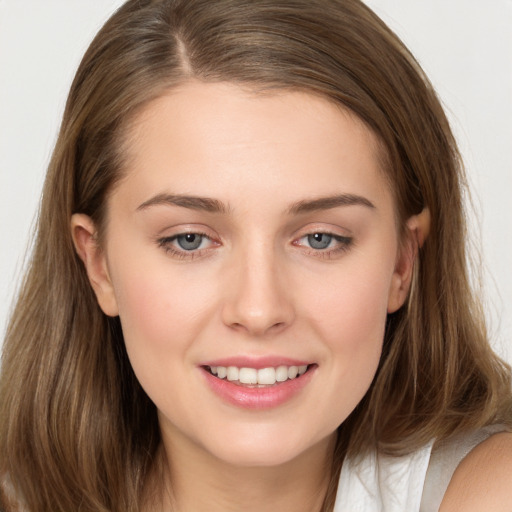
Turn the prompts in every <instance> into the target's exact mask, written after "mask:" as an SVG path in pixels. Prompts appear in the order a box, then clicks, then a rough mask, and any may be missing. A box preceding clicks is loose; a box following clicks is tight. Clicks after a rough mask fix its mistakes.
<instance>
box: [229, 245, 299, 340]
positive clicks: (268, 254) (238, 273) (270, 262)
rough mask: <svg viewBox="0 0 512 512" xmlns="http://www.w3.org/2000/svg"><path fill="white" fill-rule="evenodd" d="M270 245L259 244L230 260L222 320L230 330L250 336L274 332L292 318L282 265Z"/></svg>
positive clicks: (289, 296) (287, 287) (287, 323)
mask: <svg viewBox="0 0 512 512" xmlns="http://www.w3.org/2000/svg"><path fill="white" fill-rule="evenodd" d="M277 260H278V259H277V258H276V256H275V254H274V253H273V250H272V248H271V247H268V246H265V245H259V246H258V247H257V248H256V249H254V250H251V251H245V252H243V253H242V254H239V255H238V256H237V257H236V261H234V262H231V263H232V264H231V265H230V270H229V272H226V275H225V279H226V280H225V281H224V283H225V290H227V296H226V300H225V301H224V304H223V308H222V320H223V322H224V324H225V325H227V326H228V327H230V328H231V329H235V330H237V331H240V332H245V333H246V334H250V335H252V336H265V335H270V334H276V333H278V332H281V331H283V330H285V329H286V328H287V327H288V326H289V325H290V324H291V323H292V322H293V320H294V318H295V310H294V307H293V303H292V300H291V295H290V293H291V290H290V289H289V286H287V284H286V282H285V281H286V280H285V272H284V269H283V265H282V264H281V265H279V262H278V261H277Z"/></svg>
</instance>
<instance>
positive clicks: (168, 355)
mask: <svg viewBox="0 0 512 512" xmlns="http://www.w3.org/2000/svg"><path fill="white" fill-rule="evenodd" d="M134 266H136V265H134V264H133V262H132V263H130V262H126V260H125V261H123V264H122V266H120V267H118V268H116V271H115V273H114V275H113V282H114V289H115V292H116V298H117V301H118V307H119V317H120V320H121V325H122V328H123V336H124V339H125V345H126V349H127V351H128V355H129V357H130V360H131V361H132V365H133V367H134V370H135V372H136V373H137V374H138V375H139V374H140V373H142V372H144V373H146V372H145V368H146V367H147V368H150V369H151V370H150V371H151V372H154V371H156V370H158V368H160V367H165V368H169V366H172V365H173V364H178V362H179V361H182V360H183V357H177V356H183V355H184V354H186V350H187V348H188V347H190V346H191V345H192V344H193V342H194V340H195V339H197V337H198V335H199V333H200V332H201V330H202V329H204V326H205V324H206V323H207V322H208V321H209V320H208V319H209V318H210V317H211V315H210V309H211V308H212V305H213V304H214V300H213V296H212V293H213V291H212V289H211V286H210V287H208V286H205V284H204V280H201V279H200V278H198V277H197V276H196V277H195V278H193V276H188V275H187V272H186V271H182V272H170V271H169V267H170V266H169V265H165V262H164V264H160V265H156V264H155V265H146V266H145V268H144V267H142V268H138V269H134V268H133V267H134ZM162 362H165V364H164V365H162V364H161V363H162ZM139 378H141V379H143V378H144V377H143V375H139Z"/></svg>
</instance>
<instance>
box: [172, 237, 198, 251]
mask: <svg viewBox="0 0 512 512" xmlns="http://www.w3.org/2000/svg"><path fill="white" fill-rule="evenodd" d="M176 240H177V242H178V245H179V246H180V247H181V248H182V249H183V250H185V251H193V250H195V249H198V248H199V246H200V245H201V242H202V241H203V237H202V235H198V234H196V233H186V234H183V235H179V236H178V237H177V238H176Z"/></svg>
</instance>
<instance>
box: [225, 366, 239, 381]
mask: <svg viewBox="0 0 512 512" xmlns="http://www.w3.org/2000/svg"><path fill="white" fill-rule="evenodd" d="M239 373H240V372H239V371H238V368H237V367H236V366H228V370H227V377H228V380H238V374H239Z"/></svg>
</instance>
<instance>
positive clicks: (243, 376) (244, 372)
mask: <svg viewBox="0 0 512 512" xmlns="http://www.w3.org/2000/svg"><path fill="white" fill-rule="evenodd" d="M238 380H239V381H240V382H241V383H242V384H258V370H255V369H254V368H240V376H239V379H238ZM260 384H261V383H260Z"/></svg>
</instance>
